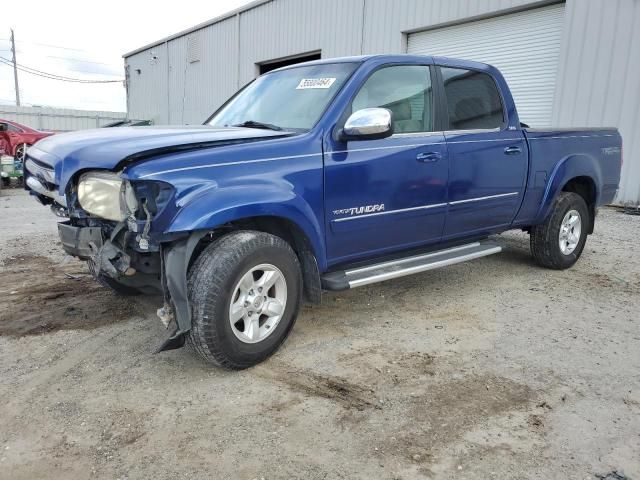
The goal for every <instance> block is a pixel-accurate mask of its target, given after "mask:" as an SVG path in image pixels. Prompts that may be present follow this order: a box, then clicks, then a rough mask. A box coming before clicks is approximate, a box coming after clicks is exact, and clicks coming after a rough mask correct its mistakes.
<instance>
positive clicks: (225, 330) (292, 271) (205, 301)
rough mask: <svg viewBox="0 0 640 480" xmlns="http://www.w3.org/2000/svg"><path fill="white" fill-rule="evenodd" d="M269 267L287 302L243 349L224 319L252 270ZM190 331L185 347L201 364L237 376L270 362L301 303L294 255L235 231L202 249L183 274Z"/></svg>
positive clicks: (264, 236)
mask: <svg viewBox="0 0 640 480" xmlns="http://www.w3.org/2000/svg"><path fill="white" fill-rule="evenodd" d="M261 264H270V265H273V266H275V267H277V268H278V269H279V270H280V272H281V273H282V275H283V276H284V279H285V281H286V291H287V300H286V304H285V307H284V312H283V313H282V315H281V317H280V320H279V321H278V323H277V324H276V326H275V327H274V329H273V331H272V332H270V333H269V335H268V336H267V337H266V338H264V339H263V340H261V341H258V342H257V343H244V342H243V341H241V340H240V339H238V338H237V336H236V334H234V332H233V330H232V326H231V322H230V318H229V305H230V303H231V296H232V295H233V294H234V293H235V292H234V291H233V290H234V289H235V286H236V285H237V284H238V282H239V281H240V279H241V278H242V277H243V276H244V275H245V274H246V273H247V272H248V271H250V270H251V269H252V268H254V267H256V266H258V265H261ZM188 290H189V304H190V306H191V331H190V332H189V337H188V338H189V342H190V343H191V345H192V346H193V347H194V349H195V351H196V352H197V353H198V354H199V355H200V356H201V357H202V358H204V359H205V360H206V361H208V362H210V363H212V364H214V365H216V366H219V367H222V368H227V369H233V370H240V369H244V368H248V367H251V366H253V365H256V364H258V363H260V362H262V361H264V360H265V359H267V358H268V357H269V356H271V355H272V354H273V353H274V352H275V351H276V350H277V349H278V348H279V347H280V345H281V344H282V343H283V342H284V341H285V339H286V338H287V337H288V336H289V333H290V332H291V329H292V328H293V325H294V323H295V321H296V318H297V316H298V310H299V308H300V301H301V297H302V273H301V271H300V263H299V261H298V257H297V256H296V254H295V252H294V251H293V250H292V248H291V247H290V246H289V244H288V243H287V242H285V241H284V240H283V239H281V238H280V237H277V236H275V235H271V234H268V233H264V232H257V231H250V230H241V231H237V232H233V233H230V234H228V235H225V236H223V237H221V238H219V239H217V240H216V241H215V242H213V243H212V244H211V245H209V246H208V247H207V248H205V249H204V250H203V251H202V253H201V254H200V256H199V257H198V258H197V260H196V261H195V262H194V264H193V265H192V267H191V269H190V271H189V278H188Z"/></svg>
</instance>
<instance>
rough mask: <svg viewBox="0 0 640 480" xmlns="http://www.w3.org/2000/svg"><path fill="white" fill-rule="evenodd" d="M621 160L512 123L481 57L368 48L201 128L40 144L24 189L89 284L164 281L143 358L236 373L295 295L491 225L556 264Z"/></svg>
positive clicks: (482, 252)
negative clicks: (49, 217) (161, 332)
mask: <svg viewBox="0 0 640 480" xmlns="http://www.w3.org/2000/svg"><path fill="white" fill-rule="evenodd" d="M621 164H622V140H621V137H620V135H619V133H618V131H617V130H616V129H615V128H598V129H586V128H580V129H577V128H576V129H574V128H571V129H562V130H559V129H553V130H551V129H538V128H529V127H528V126H527V125H525V124H523V123H521V122H520V119H519V117H518V112H517V111H516V106H515V103H514V100H513V97H512V95H511V93H510V91H509V88H508V86H507V83H506V82H505V79H504V78H503V76H502V75H501V74H500V72H499V71H498V70H497V69H496V68H494V67H492V66H490V65H486V64H482V63H475V62H470V61H463V60H455V59H450V58H440V57H428V56H409V55H375V56H364V57H350V58H339V59H329V60H321V61H314V62H307V63H302V64H297V65H293V66H289V67H285V68H281V69H279V70H275V71H272V72H269V73H267V74H265V75H262V76H260V77H258V78H257V79H255V80H254V81H252V82H251V83H249V84H248V85H246V86H245V87H244V88H242V89H241V90H240V91H239V92H238V93H236V94H235V95H234V96H233V97H232V98H231V99H230V100H228V101H227V102H226V103H225V104H224V105H223V106H222V107H220V108H219V109H218V111H216V112H215V113H214V114H213V115H212V116H211V117H210V118H209V119H208V120H207V121H206V122H205V123H204V125H199V126H177V127H169V126H167V127H161V126H157V127H128V128H127V127H125V128H119V129H100V130H89V131H81V132H74V133H65V134H62V135H56V136H53V137H49V138H46V139H44V140H41V141H40V142H38V143H37V144H36V145H34V146H33V147H31V148H30V149H29V150H28V154H27V159H26V169H25V185H26V188H27V190H29V191H30V192H31V194H32V195H33V196H35V197H36V198H37V199H38V200H39V201H40V202H42V203H43V204H47V205H51V208H52V210H53V211H54V212H55V213H56V214H57V215H58V216H61V217H64V221H60V222H59V223H58V230H59V235H60V240H61V242H62V246H63V247H64V250H65V251H66V252H67V253H68V254H70V255H73V256H76V257H78V258H80V259H82V260H86V261H87V263H88V268H89V269H90V271H91V272H92V274H93V275H94V277H95V279H96V280H97V281H98V282H100V283H102V284H103V285H105V286H107V287H110V288H111V289H113V290H115V291H116V292H119V293H122V294H136V293H141V292H143V293H149V292H153V291H155V292H156V293H160V292H161V293H162V295H163V299H164V300H163V304H162V305H160V303H159V307H160V306H161V308H159V310H158V315H159V316H160V319H161V320H162V321H163V322H164V323H165V325H166V326H167V329H168V333H167V338H166V340H165V341H164V342H163V344H162V345H160V346H159V347H158V351H162V350H169V349H174V348H178V347H182V346H183V345H184V343H185V341H189V342H190V343H191V344H192V345H193V347H194V349H195V351H196V352H197V353H198V354H200V355H201V356H202V357H203V358H204V359H206V360H207V361H209V362H211V363H213V364H215V365H217V366H221V367H225V368H230V369H242V368H247V367H250V366H252V365H255V364H257V363H259V362H261V361H263V360H264V359H266V358H267V357H268V356H269V355H271V354H272V353H273V352H274V351H276V349H277V348H278V347H279V346H280V345H281V344H282V342H283V341H284V340H285V339H286V337H287V335H288V334H289V332H290V331H291V329H292V327H293V325H294V322H295V320H296V317H297V315H298V310H299V307H300V304H301V302H303V301H305V302H310V303H319V302H320V300H321V294H322V292H323V291H340V290H345V289H350V288H357V287H360V286H363V285H368V284H372V283H375V282H381V281H385V280H390V279H394V278H397V277H401V276H403V275H409V274H413V273H418V272H424V271H426V270H430V269H435V268H439V267H444V266H447V265H451V264H455V263H458V262H463V261H467V260H472V259H476V258H479V257H483V256H486V255H491V254H494V253H498V252H500V250H501V246H500V243H499V237H496V234H500V233H501V232H505V231H507V230H512V229H519V230H524V231H526V232H528V233H529V235H530V245H531V253H532V256H533V258H534V259H535V261H536V262H537V263H538V264H539V265H541V266H543V267H546V268H551V269H566V268H569V267H571V266H572V265H573V264H574V263H575V262H576V261H577V260H578V258H579V257H580V255H581V254H582V252H583V250H584V246H585V242H586V241H587V236H588V235H589V234H591V233H593V230H594V222H595V219H596V212H597V209H598V207H600V206H602V205H604V204H607V203H610V202H612V200H613V199H614V197H615V195H616V191H617V188H618V183H619V179H620V168H621ZM496 238H497V239H498V240H496Z"/></svg>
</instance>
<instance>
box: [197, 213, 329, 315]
mask: <svg viewBox="0 0 640 480" xmlns="http://www.w3.org/2000/svg"><path fill="white" fill-rule="evenodd" d="M237 230H255V231H259V232H264V233H269V234H271V235H275V236H277V237H280V238H282V239H283V240H284V241H285V242H287V243H288V244H289V245H290V246H291V248H292V249H293V251H294V252H295V253H296V255H297V256H298V260H299V261H300V267H301V269H302V278H303V293H304V299H305V301H307V302H308V303H313V304H319V303H320V298H321V284H320V269H319V267H318V259H317V253H316V250H315V249H314V246H313V243H312V241H311V239H310V238H309V236H308V235H307V233H306V232H305V231H304V230H303V229H302V227H300V226H299V225H298V224H297V223H296V222H294V221H293V220H291V219H290V218H286V217H281V216H272V215H259V216H250V217H243V218H238V219H235V220H232V221H230V222H227V223H225V224H223V225H220V226H218V227H216V228H214V229H212V230H210V231H208V232H207V233H206V234H205V235H203V236H201V238H200V240H199V241H198V244H197V245H196V246H195V249H194V251H193V254H192V255H191V258H190V259H189V264H192V263H193V262H194V261H195V259H196V258H197V257H198V255H199V254H200V253H201V252H202V250H204V248H205V247H206V246H207V245H208V244H209V243H210V242H211V241H212V240H215V239H217V238H220V237H221V236H223V235H225V234H227V233H231V232H233V231H237Z"/></svg>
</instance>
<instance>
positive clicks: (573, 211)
mask: <svg viewBox="0 0 640 480" xmlns="http://www.w3.org/2000/svg"><path fill="white" fill-rule="evenodd" d="M589 223H590V217H589V209H588V208H587V204H586V203H585V201H584V199H583V198H582V197H581V196H580V195H578V194H577V193H573V192H562V193H560V195H558V198H557V199H556V201H555V204H554V206H553V210H552V212H551V215H549V218H547V220H546V221H545V222H544V223H543V224H542V225H536V226H534V227H532V228H531V238H530V242H531V253H532V255H533V258H534V260H535V261H536V262H537V263H538V264H539V265H541V266H543V267H546V268H553V269H556V270H563V269H565V268H569V267H571V266H572V265H573V264H574V263H576V262H577V261H578V258H580V255H581V254H582V250H583V249H584V245H585V243H586V241H587V228H588V225H589Z"/></svg>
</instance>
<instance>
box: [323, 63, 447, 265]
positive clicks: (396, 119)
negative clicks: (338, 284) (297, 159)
mask: <svg viewBox="0 0 640 480" xmlns="http://www.w3.org/2000/svg"><path fill="white" fill-rule="evenodd" d="M432 105H433V91H432V79H431V69H430V68H429V66H428V65H393V66H384V67H382V68H380V69H378V70H376V71H375V72H374V73H373V74H371V76H370V77H369V78H368V79H367V80H366V81H365V83H364V84H363V86H362V87H361V89H360V90H359V92H358V93H357V94H356V96H355V97H354V99H353V101H352V102H351V106H350V110H349V112H354V111H357V110H360V109H362V108H371V107H381V108H388V109H389V110H391V112H392V114H393V127H394V135H393V136H391V137H388V138H385V139H381V140H361V141H349V142H340V141H336V140H334V139H330V140H329V141H328V142H327V147H328V148H326V150H325V169H324V172H325V217H326V218H325V223H326V232H327V254H328V258H329V262H330V264H334V265H335V264H337V263H343V262H348V261H353V260H358V259H361V258H364V257H367V256H372V255H377V254H381V253H384V252H392V251H394V250H401V249H404V248H410V247H414V246H420V245H424V244H427V243H432V242H437V241H439V240H440V238H441V236H442V229H443V226H444V219H445V215H446V211H447V177H448V168H449V167H448V158H447V146H446V143H445V138H444V134H443V132H435V131H433V130H434V129H433V124H434V116H433V108H432Z"/></svg>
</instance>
